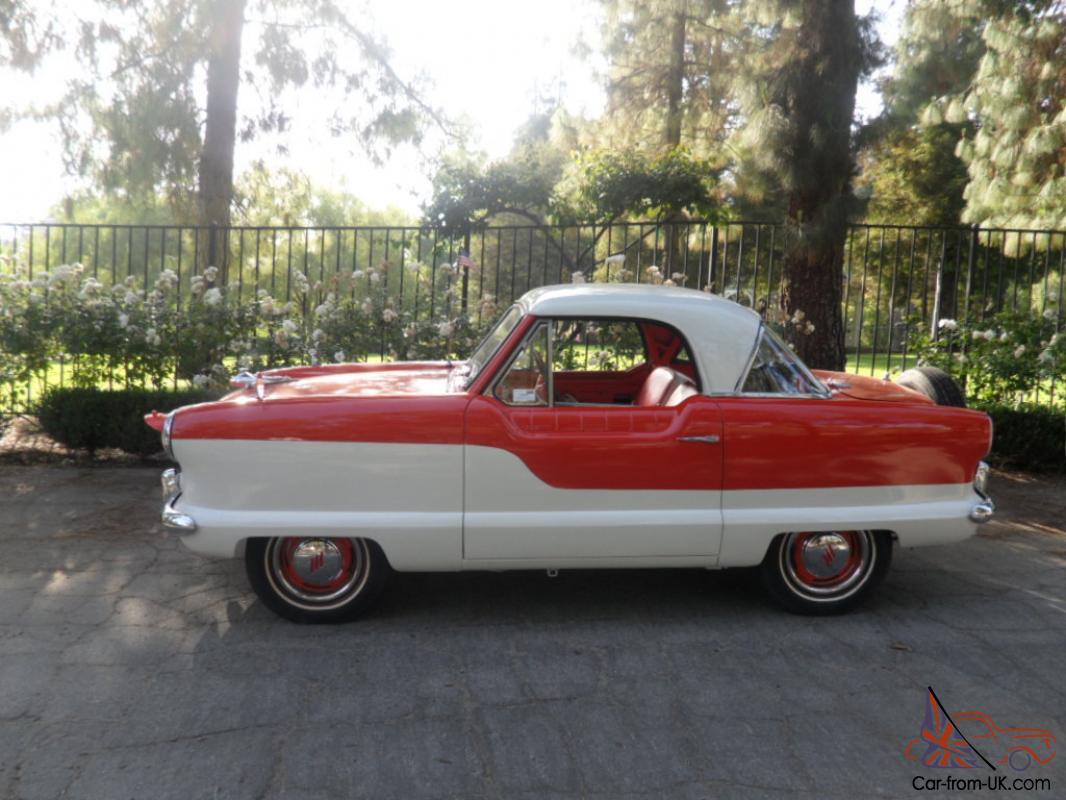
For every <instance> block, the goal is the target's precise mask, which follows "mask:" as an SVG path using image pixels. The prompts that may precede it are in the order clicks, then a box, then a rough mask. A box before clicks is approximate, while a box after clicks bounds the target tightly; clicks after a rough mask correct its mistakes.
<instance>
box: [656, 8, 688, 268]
mask: <svg viewBox="0 0 1066 800" xmlns="http://www.w3.org/2000/svg"><path fill="white" fill-rule="evenodd" d="M686 6H687V2H686V1H685V0H678V8H677V9H676V11H675V12H674V15H673V19H672V20H671V29H670V66H669V68H668V70H667V74H666V127H665V129H664V131H663V144H664V145H665V148H664V149H666V150H673V149H675V148H677V147H680V146H681V123H682V120H683V119H684V114H685V112H684V107H683V105H682V104H683V102H684V98H685V45H686V41H687V37H686V33H687V31H686V25H687V22H688V16H687V14H686V8H685V7H686ZM680 219H683V216H682V215H681V214H680V213H678V212H676V211H674V212H671V213H669V214H668V215H667V216H666V220H665V222H666V225H665V229H664V234H665V237H664V242H663V244H664V246H663V264H662V267H663V274H664V275H666V277H667V278H669V277H670V276H671V275H672V274H673V273H675V272H680V271H681V231H680V230H679V229H678V226H677V222H678V220H680Z"/></svg>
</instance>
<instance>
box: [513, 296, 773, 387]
mask: <svg viewBox="0 0 1066 800" xmlns="http://www.w3.org/2000/svg"><path fill="white" fill-rule="evenodd" d="M518 304H519V306H520V307H521V308H522V310H523V311H524V312H525V313H527V314H534V315H536V316H538V317H619V318H633V319H647V320H653V321H656V322H665V323H667V324H669V325H672V326H674V327H675V328H677V329H678V330H680V331H681V333H682V334H684V336H685V338H686V339H687V340H688V342H689V345H690V348H691V349H692V350H693V353H692V357H693V358H694V359H696V362H697V366H698V367H699V370H700V377H701V378H702V383H703V391H704V393H705V394H731V393H732V392H733V391H734V390H735V388H736V385H737V383H738V381H739V380H740V379H741V377H743V373H744V371H745V370H746V369H747V366H748V362H749V361H750V359H751V354H752V351H753V350H754V348H755V339H756V336H757V335H758V332H759V327H760V325H761V324H762V320H761V318H760V317H759V315H758V314H756V313H755V312H754V311H752V310H751V309H750V308H746V307H744V306H742V305H739V304H738V303H734V302H733V301H732V300H726V299H724V298H722V297H719V296H717V295H714V294H710V293H709V292H700V291H697V290H695V289H682V288H680V287H677V286H654V285H650V284H643V285H641V284H618V283H576V284H562V285H558V286H542V287H541V288H539V289H533V290H531V291H529V292H526V294H524V295H522V297H521V298H520V299H519V301H518Z"/></svg>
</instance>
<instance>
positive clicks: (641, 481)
mask: <svg viewBox="0 0 1066 800" xmlns="http://www.w3.org/2000/svg"><path fill="white" fill-rule="evenodd" d="M466 424H467V443H468V444H471V445H480V446H482V447H496V448H500V449H503V450H507V451H508V452H510V453H514V454H515V455H516V456H518V458H520V459H521V460H522V461H523V463H525V465H526V466H527V467H529V469H530V471H531V472H533V474H534V475H536V476H537V477H538V478H540V479H541V480H542V481H544V482H545V483H547V484H549V485H550V486H554V487H556V488H560V489H712V490H713V489H717V488H719V487H720V485H721V476H722V447H721V444H707V443H700V442H681V441H678V438H679V437H681V436H707V435H716V436H720V435H721V422H720V419H719V412H718V408H717V407H716V406H715V404H714V402H712V401H711V400H710V399H708V398H705V397H694V398H691V399H690V400H688V401H686V402H685V403H682V404H681V405H679V406H676V407H674V408H638V407H633V406H595V407H587V408H585V407H581V408H566V407H562V408H521V409H518V408H511V407H509V406H506V405H504V404H503V403H501V402H499V401H498V400H496V399H494V398H489V397H475V398H473V399H472V400H471V401H470V406H469V409H468V410H467V417H466Z"/></svg>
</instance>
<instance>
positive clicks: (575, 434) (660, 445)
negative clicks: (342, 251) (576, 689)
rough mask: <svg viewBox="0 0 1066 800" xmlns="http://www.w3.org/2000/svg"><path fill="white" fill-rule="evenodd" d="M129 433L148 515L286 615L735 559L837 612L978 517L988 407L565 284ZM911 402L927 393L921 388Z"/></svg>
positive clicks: (351, 612) (724, 320)
mask: <svg viewBox="0 0 1066 800" xmlns="http://www.w3.org/2000/svg"><path fill="white" fill-rule="evenodd" d="M235 380H236V382H237V385H238V386H239V387H240V388H239V389H238V390H237V391H234V392H233V393H231V394H229V395H228V396H227V397H225V398H223V399H222V400H220V401H218V402H214V403H205V404H202V405H195V406H187V407H185V408H180V409H178V410H177V411H174V412H173V413H171V414H169V415H166V416H164V415H161V414H154V413H153V414H152V415H149V417H148V422H149V424H151V425H152V426H153V427H156V428H158V429H160V430H161V431H162V434H163V442H164V445H165V447H166V449H167V450H168V452H169V453H170V454H171V456H172V458H173V459H174V460H175V461H176V462H178V463H180V466H181V471H180V472H178V471H176V470H168V471H167V472H166V473H164V476H163V484H164V495H165V507H164V510H163V523H164V525H166V526H167V527H168V528H171V529H173V530H176V531H177V532H178V533H180V534H181V536H182V541H183V542H184V544H185V545H186V546H187V547H188V548H189V549H191V550H193V551H194V552H197V553H200V554H203V555H206V556H214V557H221V558H232V557H238V556H241V555H243V557H244V559H245V562H246V565H247V570H248V576H249V579H250V581H251V585H252V587H253V588H254V589H255V591H256V592H257V593H258V595H259V596H260V598H261V599H262V600H263V602H264V603H265V604H266V605H267V606H269V607H270V608H272V609H273V610H274V611H276V612H277V613H279V614H281V615H283V616H285V617H288V618H290V619H295V620H299V621H337V620H345V619H350V618H353V617H355V616H356V615H358V614H359V613H360V612H361V611H363V610H364V609H365V608H367V606H368V605H369V604H370V603H371V602H372V601H373V599H374V598H375V597H376V596H377V595H378V594H379V593H380V591H381V589H382V587H383V586H384V582H385V579H386V578H387V576H388V573H389V572H390V570H399V571H433V570H452V571H454V570H507V569H547V570H558V569H567V568H580V569H585V568H596V567H604V568H618V567H704V568H711V569H716V568H722V567H749V566H757V565H761V568H762V574H763V576H764V579H765V583H766V585H767V587H768V588H769V590H770V592H771V593H772V594H773V596H774V597H775V598H776V599H777V600H778V601H780V602H781V603H782V604H783V605H784V606H785V607H786V608H788V609H790V610H792V611H797V612H803V613H815V614H819V613H832V612H839V611H842V610H845V609H847V608H850V607H851V606H853V605H855V603H856V602H857V601H859V600H860V598H862V597H863V596H865V595H866V594H868V593H869V591H870V590H871V589H872V588H873V587H874V586H875V584H877V583H878V582H879V581H880V579H881V578H882V577H883V576H884V574H885V571H886V570H887V569H888V565H889V561H890V559H891V555H892V546H893V542H894V541H895V542H898V543H899V544H900V545H901V546H904V547H914V546H919V545H932V544H944V543H947V542H956V541H959V540H961V539H965V538H966V537H968V536H970V535H972V534H973V533H974V532H975V529H976V525H977V523H979V522H983V521H985V520H986V519H988V518H989V517H990V516H991V514H992V511H993V507H992V503H991V501H990V500H989V499H988V497H987V496H986V495H985V494H984V482H985V480H986V475H987V468H986V467H985V466H984V465H983V463H982V461H981V459H982V458H983V457H984V455H985V454H986V453H987V452H988V449H989V445H990V441H991V434H992V428H991V422H990V420H989V418H988V417H987V416H986V415H984V414H982V413H978V412H976V411H971V410H967V409H965V408H958V407H950V406H945V405H940V404H937V403H936V402H934V400H935V398H936V397H937V396H938V394H937V393H938V392H940V396H941V397H942V399H944V400H946V401H948V402H952V400H953V398H954V397H955V396H956V395H957V390H956V389H955V387H954V386H953V385H951V384H950V383H949V381H950V379H947V378H946V376H945V375H943V373H939V374H938V373H935V372H933V371H925V372H918V373H915V374H912V375H909V376H908V380H907V381H906V382H909V383H910V384H911V385H913V386H916V387H917V388H918V389H919V390H922V389H924V390H925V394H922V393H921V391H914V390H912V389H908V388H904V387H902V386H900V385H898V384H894V383H890V382H888V381H882V380H877V379H874V378H864V377H859V376H856V375H845V374H841V373H826V372H813V373H812V372H811V371H810V370H808V369H807V368H806V367H805V366H804V365H803V364H802V363H801V362H800V361H799V360H798V359H797V358H796V356H795V355H794V354H793V353H792V351H791V350H790V349H789V348H788V347H786V346H785V345H783V344H782V343H781V341H780V340H779V339H778V338H777V336H775V335H774V333H773V332H772V331H771V330H770V329H769V328H768V327H767V326H766V325H764V324H763V321H762V320H761V319H760V318H759V316H758V315H757V314H755V313H754V312H753V311H751V310H750V309H747V308H744V307H742V306H740V305H737V304H735V303H733V302H730V301H727V300H723V299H722V298H719V297H715V296H713V295H710V294H706V293H703V292H697V291H692V290H687V289H678V288H668V287H654V286H619V285H597V284H586V285H568V286H554V287H546V288H541V289H536V290H534V291H531V292H529V293H528V294H526V295H525V296H523V297H522V298H521V300H519V301H518V303H516V304H515V305H514V306H513V307H512V308H510V309H509V310H508V311H507V312H506V313H505V314H504V315H503V317H502V318H501V319H500V321H499V323H498V324H497V325H496V327H495V328H494V329H493V330H492V332H491V333H490V334H489V335H488V336H487V337H486V339H485V340H484V341H483V342H482V343H481V345H480V346H479V347H478V348H477V350H476V351H475V352H474V354H473V355H472V356H471V357H470V358H469V360H467V361H462V362H418V363H392V364H343V365H330V366H312V367H299V368H293V369H281V370H272V371H270V372H264V373H260V374H259V375H250V374H245V375H242V376H238V378H237V379H235ZM926 394H928V395H931V396H932V397H933V398H934V399H930V397H927V396H926Z"/></svg>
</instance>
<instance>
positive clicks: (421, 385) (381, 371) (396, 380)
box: [224, 361, 463, 400]
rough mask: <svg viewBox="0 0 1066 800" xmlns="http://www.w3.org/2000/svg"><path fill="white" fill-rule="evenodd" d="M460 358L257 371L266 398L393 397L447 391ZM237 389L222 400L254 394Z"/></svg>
mask: <svg viewBox="0 0 1066 800" xmlns="http://www.w3.org/2000/svg"><path fill="white" fill-rule="evenodd" d="M462 363H463V362H455V361H406V362H404V361H398V362H392V363H388V364H331V365H327V366H318V367H293V368H289V369H275V370H269V371H266V372H261V373H259V375H258V377H259V378H260V379H261V380H262V381H263V396H264V399H267V400H280V399H285V398H294V399H296V398H308V397H338V396H341V397H397V396H403V395H417V396H428V395H444V394H448V393H449V391H448V377H449V375H451V373H452V371H453V370H454V369H455V368H456V367H458V366H460V365H461V364H462ZM255 391H256V389H255V387H249V388H247V389H239V390H237V391H236V392H232V393H231V394H229V395H227V396H226V397H225V398H224V399H225V400H238V399H241V398H244V397H246V396H247V395H249V394H254V393H255Z"/></svg>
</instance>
